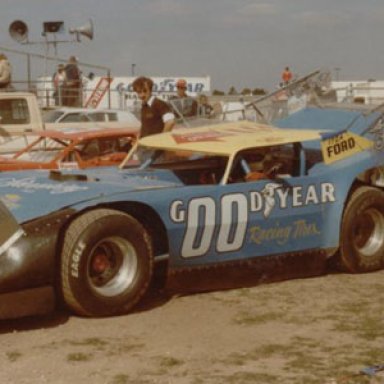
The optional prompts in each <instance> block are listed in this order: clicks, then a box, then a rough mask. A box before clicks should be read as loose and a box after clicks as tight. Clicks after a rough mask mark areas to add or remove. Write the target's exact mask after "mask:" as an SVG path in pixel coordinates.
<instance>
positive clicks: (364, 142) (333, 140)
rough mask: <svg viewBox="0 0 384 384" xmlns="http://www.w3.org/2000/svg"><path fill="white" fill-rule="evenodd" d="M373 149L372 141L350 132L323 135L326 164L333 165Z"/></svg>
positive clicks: (322, 148) (322, 147) (322, 143)
mask: <svg viewBox="0 0 384 384" xmlns="http://www.w3.org/2000/svg"><path fill="white" fill-rule="evenodd" d="M372 147H373V142H372V141H371V140H368V139H366V138H364V137H361V136H359V135H356V134H354V133H352V132H349V131H342V132H337V133H336V134H335V133H334V132H333V133H331V134H324V135H322V141H321V150H322V153H323V159H324V163H325V164H332V163H334V162H335V161H339V160H342V159H345V158H347V157H350V156H352V155H354V154H356V153H359V152H362V151H365V150H366V149H369V148H372Z"/></svg>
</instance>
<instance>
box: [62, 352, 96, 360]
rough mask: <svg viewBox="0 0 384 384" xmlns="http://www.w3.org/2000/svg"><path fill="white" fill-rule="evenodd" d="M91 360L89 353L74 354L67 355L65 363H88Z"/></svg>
mask: <svg viewBox="0 0 384 384" xmlns="http://www.w3.org/2000/svg"><path fill="white" fill-rule="evenodd" d="M91 359H92V354H91V353H82V352H75V353H69V354H68V355H67V361H76V362H77V361H79V362H80V361H81V362H82V361H89V360H91Z"/></svg>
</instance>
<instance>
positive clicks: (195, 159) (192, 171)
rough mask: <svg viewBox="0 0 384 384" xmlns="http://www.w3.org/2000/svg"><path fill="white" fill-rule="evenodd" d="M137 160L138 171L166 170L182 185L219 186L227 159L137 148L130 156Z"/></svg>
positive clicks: (183, 152) (205, 154)
mask: <svg viewBox="0 0 384 384" xmlns="http://www.w3.org/2000/svg"><path fill="white" fill-rule="evenodd" d="M130 157H131V159H133V160H138V161H139V163H140V164H141V166H140V169H146V170H153V169H167V170H170V171H172V172H173V173H174V174H175V175H176V176H177V177H178V178H179V179H180V180H181V181H182V182H183V183H184V184H187V185H195V184H219V183H220V181H221V179H222V177H223V175H224V172H225V169H226V167H227V164H228V160H229V158H228V157H226V156H218V155H210V154H208V153H200V152H187V151H172V150H166V149H157V148H155V149H154V148H148V147H145V146H139V147H138V148H137V150H136V151H135V152H134V153H133V154H132V155H131V156H130Z"/></svg>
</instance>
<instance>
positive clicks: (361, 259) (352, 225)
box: [339, 187, 384, 273]
mask: <svg viewBox="0 0 384 384" xmlns="http://www.w3.org/2000/svg"><path fill="white" fill-rule="evenodd" d="M339 264H340V266H341V268H342V269H343V270H344V271H347V272H352V273H359V272H371V271H376V270H379V269H382V268H383V267H384V192H383V191H381V190H379V189H377V188H372V187H361V188H358V189H357V190H355V191H354V192H353V194H352V196H351V197H350V199H349V201H348V203H347V206H346V208H345V210H344V214H343V221H342V227H341V241H340V252H339Z"/></svg>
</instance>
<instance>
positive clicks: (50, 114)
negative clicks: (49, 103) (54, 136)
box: [43, 110, 64, 123]
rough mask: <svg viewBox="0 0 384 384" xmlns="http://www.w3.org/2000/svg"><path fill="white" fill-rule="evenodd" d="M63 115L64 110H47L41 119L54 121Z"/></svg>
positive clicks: (46, 121)
mask: <svg viewBox="0 0 384 384" xmlns="http://www.w3.org/2000/svg"><path fill="white" fill-rule="evenodd" d="M63 115H64V112H61V111H55V110H52V111H47V112H45V113H44V115H43V120H44V122H45V123H54V122H56V121H57V120H58V119H59V118H60V117H61V116H63Z"/></svg>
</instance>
